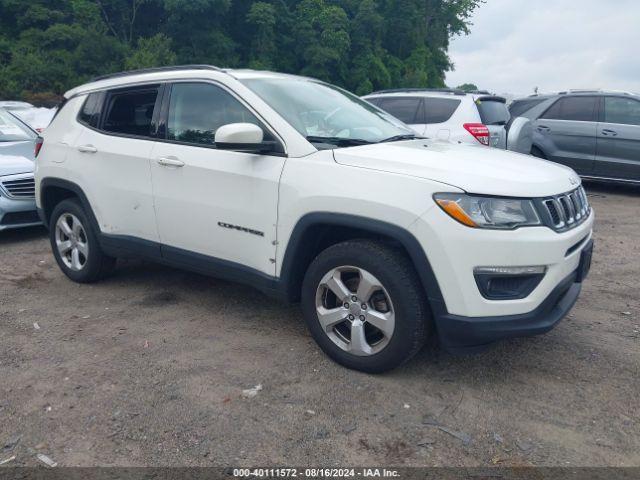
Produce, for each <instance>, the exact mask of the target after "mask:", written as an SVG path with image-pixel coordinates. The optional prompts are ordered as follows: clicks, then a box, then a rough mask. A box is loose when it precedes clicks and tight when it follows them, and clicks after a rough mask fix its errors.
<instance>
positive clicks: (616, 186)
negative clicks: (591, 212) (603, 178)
mask: <svg viewBox="0 0 640 480" xmlns="http://www.w3.org/2000/svg"><path fill="white" fill-rule="evenodd" d="M583 185H584V189H585V190H586V191H587V195H600V196H605V195H625V196H632V197H640V184H638V185H631V184H626V183H609V182H598V181H594V180H583Z"/></svg>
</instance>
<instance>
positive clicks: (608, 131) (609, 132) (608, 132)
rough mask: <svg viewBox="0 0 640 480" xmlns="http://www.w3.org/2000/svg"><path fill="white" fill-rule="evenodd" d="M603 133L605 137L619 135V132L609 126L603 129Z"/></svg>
mask: <svg viewBox="0 0 640 480" xmlns="http://www.w3.org/2000/svg"><path fill="white" fill-rule="evenodd" d="M602 135H604V136H605V137H616V136H617V135H618V132H616V131H615V130H611V129H609V128H605V129H604V130H602Z"/></svg>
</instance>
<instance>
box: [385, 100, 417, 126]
mask: <svg viewBox="0 0 640 480" xmlns="http://www.w3.org/2000/svg"><path fill="white" fill-rule="evenodd" d="M378 106H379V107H380V108H382V109H383V110H384V111H386V112H388V113H390V114H391V115H393V116H394V117H396V118H397V119H398V120H400V121H402V122H404V123H407V124H411V123H418V120H417V117H418V109H419V108H420V99H419V98H416V97H390V98H383V99H381V100H380V102H379V103H378Z"/></svg>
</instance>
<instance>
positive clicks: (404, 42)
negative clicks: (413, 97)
mask: <svg viewBox="0 0 640 480" xmlns="http://www.w3.org/2000/svg"><path fill="white" fill-rule="evenodd" d="M482 1H483V0H29V1H25V0H0V98H11V99H16V98H24V99H27V100H32V101H33V100H35V101H38V100H41V101H42V100H46V99H47V98H55V97H57V96H59V95H60V94H61V93H63V92H64V91H65V90H67V89H69V88H71V87H72V86H75V85H77V84H80V83H82V82H84V81H87V80H88V79H90V78H91V77H93V76H96V75H100V74H105V73H109V72H114V71H119V70H123V69H135V68H143V67H151V66H161V65H170V64H188V63H210V64H214V65H218V66H225V67H249V68H256V69H270V70H278V71H284V72H291V73H301V74H304V75H309V76H313V77H317V78H320V79H323V80H327V81H330V82H332V83H336V84H339V85H341V86H344V87H346V88H348V89H349V90H352V91H354V92H356V93H358V94H365V93H368V92H370V91H372V90H374V89H381V88H389V87H420V86H427V87H442V86H444V75H445V72H446V71H447V70H449V69H451V68H452V65H451V62H450V59H449V57H448V55H447V48H448V45H449V39H450V38H451V36H452V35H455V34H463V33H468V31H467V28H468V20H469V18H470V15H471V13H472V12H473V10H474V9H475V8H476V7H477V6H478V4H480V3H482Z"/></svg>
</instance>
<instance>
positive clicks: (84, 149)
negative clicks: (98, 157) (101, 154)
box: [78, 145, 98, 153]
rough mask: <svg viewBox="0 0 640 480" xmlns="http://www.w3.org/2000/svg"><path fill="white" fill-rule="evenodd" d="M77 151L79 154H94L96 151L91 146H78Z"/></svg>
mask: <svg viewBox="0 0 640 480" xmlns="http://www.w3.org/2000/svg"><path fill="white" fill-rule="evenodd" d="M78 151H79V152H80V153H96V152H97V151H98V149H97V148H96V147H94V146H93V145H80V146H79V147H78Z"/></svg>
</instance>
